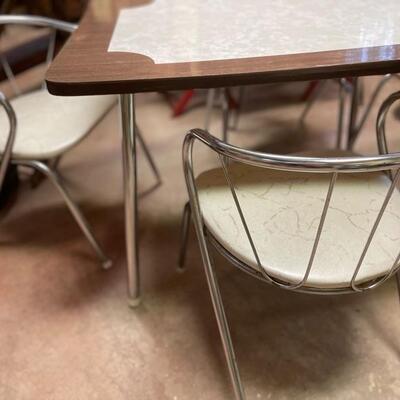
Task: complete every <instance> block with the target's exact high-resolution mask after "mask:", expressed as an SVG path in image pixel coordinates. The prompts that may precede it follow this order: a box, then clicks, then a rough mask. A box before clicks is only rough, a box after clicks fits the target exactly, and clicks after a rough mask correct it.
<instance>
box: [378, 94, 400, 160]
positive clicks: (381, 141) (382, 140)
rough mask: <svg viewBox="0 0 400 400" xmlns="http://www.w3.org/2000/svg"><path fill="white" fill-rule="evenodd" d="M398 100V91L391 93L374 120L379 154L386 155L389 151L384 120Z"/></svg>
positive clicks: (399, 98)
mask: <svg viewBox="0 0 400 400" xmlns="http://www.w3.org/2000/svg"><path fill="white" fill-rule="evenodd" d="M397 100H400V91H398V92H394V93H392V94H391V95H390V96H389V97H388V98H387V99H386V100H385V101H384V102H383V103H382V105H381V107H380V108H379V111H378V117H377V119H376V136H377V141H378V149H379V153H380V154H388V153H389V149H388V146H387V141H386V118H387V115H388V112H389V110H390V108H391V107H392V105H393V104H394V103H395V102H396V101H397Z"/></svg>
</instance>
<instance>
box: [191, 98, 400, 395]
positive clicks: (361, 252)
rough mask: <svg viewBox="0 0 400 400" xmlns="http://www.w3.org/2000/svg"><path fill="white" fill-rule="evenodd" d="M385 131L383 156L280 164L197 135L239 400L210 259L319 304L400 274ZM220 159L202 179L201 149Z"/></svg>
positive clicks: (197, 189)
mask: <svg viewBox="0 0 400 400" xmlns="http://www.w3.org/2000/svg"><path fill="white" fill-rule="evenodd" d="M399 98H400V92H398V93H396V94H394V95H392V96H391V97H390V98H389V99H388V100H387V101H386V102H385V103H384V105H383V106H382V108H381V110H380V112H379V117H378V123H377V128H378V129H377V132H378V142H379V147H380V151H381V153H383V154H382V155H378V156H373V157H362V156H358V155H350V154H349V153H348V152H347V153H342V154H338V153H333V154H332V155H331V157H328V155H326V154H324V155H323V156H322V155H320V154H315V155H313V154H305V155H273V154H266V153H260V152H255V151H250V150H244V149H241V148H237V147H235V146H232V145H229V144H227V143H224V142H222V141H220V140H218V139H216V138H215V137H213V136H211V135H210V134H209V133H207V132H206V131H203V130H199V129H195V130H192V131H190V132H189V133H188V134H187V136H186V139H185V142H184V148H183V161H184V171H185V178H186V183H187V188H188V192H189V198H190V207H191V209H192V211H193V220H194V224H195V228H196V233H197V237H198V241H199V245H200V250H201V256H202V260H203V264H204V268H205V272H206V277H207V281H208V286H209V290H210V294H211V298H212V302H213V307H214V311H215V314H216V318H217V322H218V327H219V331H220V334H221V339H222V343H223V347H224V351H225V356H226V360H227V364H228V367H229V372H230V376H231V380H232V383H233V388H234V392H235V396H236V399H238V400H243V399H244V398H245V395H244V390H243V386H242V382H241V378H240V375H239V369H238V365H237V361H236V358H235V354H234V349H233V344H232V340H231V336H230V331H229V326H228V322H227V318H226V315H225V310H224V306H223V302H222V298H221V294H220V290H219V286H218V281H217V277H216V273H215V269H214V265H213V262H212V258H211V254H210V245H213V246H214V247H215V248H216V249H217V250H218V251H219V252H220V253H221V254H222V255H223V256H224V257H225V258H226V259H227V260H229V261H230V262H231V263H232V264H233V265H235V266H237V267H238V268H239V269H241V270H243V271H245V272H247V273H248V274H250V275H251V276H253V277H255V278H257V279H260V280H261V281H263V282H266V283H269V284H271V285H273V286H277V287H279V288H282V289H286V290H291V291H298V292H305V293H313V294H344V293H354V292H363V291H366V290H370V289H372V288H376V287H378V286H380V285H381V284H382V283H383V282H385V281H386V280H388V279H389V278H390V277H391V276H393V275H394V274H395V273H396V272H397V271H398V269H399V267H400V263H399V261H400V233H399V232H400V222H399V221H400V192H399V190H398V189H397V186H398V182H399V178H400V153H395V154H385V153H387V145H386V139H385V118H386V115H387V112H388V110H389V107H390V106H391V104H392V103H393V102H394V101H395V100H397V99H399ZM196 142H201V143H202V144H204V145H206V146H207V147H208V148H209V149H210V150H212V151H213V152H215V154H216V156H217V157H218V159H219V162H220V167H219V168H216V169H212V170H209V171H206V172H204V173H202V174H201V175H199V176H198V177H197V178H196V177H195V173H194V169H193V158H192V155H193V147H194V144H195V143H196Z"/></svg>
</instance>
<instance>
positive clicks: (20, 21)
mask: <svg viewBox="0 0 400 400" xmlns="http://www.w3.org/2000/svg"><path fill="white" fill-rule="evenodd" d="M6 24H7V25H8V24H12V25H31V26H42V27H44V28H52V29H55V30H58V31H62V32H68V33H71V32H73V31H74V30H75V29H76V28H77V27H78V25H76V24H72V23H70V22H64V21H60V20H58V19H53V18H46V17H39V16H34V15H0V25H6Z"/></svg>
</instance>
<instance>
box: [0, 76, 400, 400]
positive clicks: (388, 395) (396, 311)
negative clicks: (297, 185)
mask: <svg viewBox="0 0 400 400" xmlns="http://www.w3.org/2000/svg"><path fill="white" fill-rule="evenodd" d="M366 82H367V92H369V91H370V89H371V84H372V83H373V82H376V78H368V79H366ZM396 84H397V85H399V84H398V83H396V82H393V84H390V85H389V86H388V87H387V88H386V89H385V91H384V93H383V94H382V96H381V97H380V100H382V99H383V97H385V95H387V94H388V93H390V92H391V91H394V90H395V89H396V88H398V87H396ZM303 89H304V84H288V85H277V86H270V87H268V86H267V87H259V88H253V89H251V90H249V95H248V99H247V101H246V107H245V110H244V112H243V115H242V119H241V121H240V127H239V130H238V131H235V132H232V133H231V136H230V138H231V141H232V142H233V143H236V144H238V145H242V146H247V147H251V148H259V149H263V150H266V151H271V152H281V153H287V152H291V151H296V150H302V149H309V148H322V147H327V146H331V145H332V144H333V143H334V137H335V125H336V120H335V118H336V109H337V107H336V101H335V93H336V88H335V86H334V85H333V84H331V85H329V86H328V87H327V88H326V91H325V93H324V96H323V99H322V100H321V101H319V102H318V104H317V105H316V107H315V108H314V109H313V111H312V112H311V113H310V115H309V118H308V119H307V124H306V129H305V130H300V129H299V128H298V126H297V121H298V117H299V114H300V112H301V110H302V107H303V105H302V104H301V103H298V102H297V101H296V99H298V98H299V96H300V94H301V93H302V91H303ZM137 114H138V120H139V124H140V126H141V127H142V130H143V132H144V136H145V137H146V139H147V141H148V143H149V145H150V147H151V151H152V152H153V154H154V156H155V158H156V160H157V164H158V165H159V167H160V169H161V173H162V177H163V185H162V186H161V187H160V188H159V189H157V190H155V191H153V192H151V193H150V194H147V195H145V196H142V197H141V201H140V223H141V225H140V250H141V254H140V259H141V262H142V265H141V268H142V269H141V270H142V277H143V293H144V298H143V303H142V305H140V306H139V307H138V308H137V309H134V310H132V309H129V308H128V307H127V302H126V271H125V258H124V231H123V204H122V185H121V159H120V142H121V140H120V134H119V130H118V129H119V128H118V113H117V110H116V109H114V110H113V111H112V112H111V113H110V114H109V115H108V116H107V117H106V119H105V120H104V121H103V122H102V123H101V124H100V125H99V126H98V127H97V128H96V129H95V131H94V132H93V134H92V135H91V136H90V137H89V138H87V140H85V141H84V142H82V143H81V144H80V145H79V146H78V147H77V148H76V149H74V150H73V151H71V152H70V153H69V154H67V155H66V156H65V158H64V159H63V160H62V163H61V166H60V169H61V171H62V173H63V175H64V177H65V179H66V181H67V183H68V185H69V188H70V189H71V192H72V194H73V195H74V197H75V198H77V199H78V200H79V203H80V205H81V206H82V208H83V210H84V212H85V213H86V215H87V217H88V219H89V220H90V222H91V223H92V224H93V226H94V230H95V232H96V234H97V236H98V238H99V240H100V241H101V243H102V244H103V245H104V247H105V248H106V250H107V252H108V253H109V254H110V256H111V257H112V258H113V260H114V267H113V268H112V269H111V270H109V271H102V270H100V268H99V265H98V264H97V263H96V260H95V259H94V258H93V255H92V253H91V250H90V248H89V246H88V245H87V243H86V242H85V240H84V239H83V236H82V235H81V234H80V232H79V230H78V228H77V226H76V225H75V223H74V222H73V220H72V219H71V217H70V215H69V214H68V211H67V210H66V209H65V207H64V205H63V203H62V201H61V199H60V198H59V197H58V195H57V193H56V192H55V191H54V190H53V188H52V187H51V186H50V183H49V182H47V181H45V182H43V183H42V184H41V186H40V187H39V188H37V189H36V190H32V189H31V188H30V187H29V184H28V183H27V182H25V183H23V184H22V186H21V189H20V193H19V198H18V201H17V203H16V205H15V206H14V208H13V209H12V210H11V212H10V213H9V214H8V215H7V216H5V217H4V218H3V219H2V220H1V229H0V268H1V271H0V293H1V302H0V399H7V400H14V399H15V400H17V399H18V400H19V399H54V400H61V399H63V400H64V399H74V400H78V399H82V400H88V399H113V400H122V399H124V400H125V399H130V400H131V399H132V400H133V399H142V400H146V399H160V400H161V399H170V400H185V399H196V400H219V399H232V398H233V395H232V391H231V387H230V382H229V378H228V375H227V371H226V366H225V361H224V357H223V353H222V348H221V343H220V339H219V335H218V330H217V326H216V322H215V318H214V315H213V311H212V307H211V302H210V299H209V294H208V289H207V285H206V282H205V277H204V273H203V270H202V265H201V261H200V256H199V250H198V247H197V244H196V240H195V237H194V234H193V232H192V236H191V240H190V246H189V255H188V260H187V264H188V270H187V272H186V273H185V274H178V273H177V272H176V270H175V268H176V259H177V253H178V247H179V222H180V213H181V209H182V206H183V205H184V203H185V201H186V198H187V195H186V189H185V184H184V180H183V173H182V167H181V144H182V140H183V137H184V134H185V131H186V130H187V129H188V128H192V127H198V126H202V125H203V117H204V108H203V107H201V106H198V107H197V106H196V105H195V106H194V107H193V109H192V110H191V111H190V112H188V113H187V114H185V115H184V116H182V117H181V118H178V119H174V120H172V119H171V118H170V109H169V108H168V106H167V104H166V103H165V101H164V99H163V98H162V96H160V95H158V94H146V95H139V96H138V112H137ZM373 114H374V115H373V117H372V118H371V119H370V120H369V121H368V126H367V127H366V128H365V129H364V131H363V133H362V137H361V139H360V140H359V142H358V143H357V146H356V150H358V151H359V152H361V153H365V154H373V153H376V144H375V136H374V118H375V114H376V110H375V112H374V113H373ZM391 126H393V125H392V124H389V127H388V128H389V130H391V129H390V127H391ZM211 131H212V132H213V133H215V134H216V135H220V124H219V118H218V113H217V112H215V114H214V119H213V124H212V128H211ZM391 131H392V130H391ZM396 134H397V132H396V130H395V131H394V132H392V133H391V138H392V142H393V148H392V150H394V149H395V148H396V147H397V149H399V148H400V146H396V144H397V145H400V137H396ZM197 160H198V161H197V165H198V168H199V170H201V169H202V168H204V167H207V166H209V165H213V164H214V163H215V162H216V160H215V157H214V156H212V155H210V154H208V153H206V152H204V151H200V153H199V155H198V157H197ZM138 162H139V168H140V172H139V180H140V190H141V192H143V193H144V192H146V191H147V189H149V188H151V186H152V184H153V177H152V175H151V173H150V171H149V169H148V165H147V164H146V160H145V159H144V157H143V155H142V154H140V155H139V159H138ZM215 257H216V262H217V268H218V276H219V278H220V283H221V290H222V295H223V298H224V300H225V305H226V309H227V314H228V319H229V322H230V324H231V328H232V333H233V340H234V344H235V347H236V351H237V357H238V360H239V366H240V368H241V372H242V376H243V380H244V384H245V388H246V391H247V394H248V398H249V399H274V400H275V399H279V400H286V399H291V400H292V399H296V400H297V399H299V400H303V399H311V400H313V399H318V400H328V399H342V400H346V399H363V400H365V399H374V400H375V399H385V400H389V399H399V398H400V374H399V369H400V363H399V357H400V339H399V337H400V336H399V334H400V308H399V304H398V303H399V302H398V297H397V292H396V285H395V283H394V282H393V281H391V282H389V283H387V284H386V285H384V286H383V287H382V288H380V289H377V290H376V291H372V292H371V293H368V294H365V295H351V296H341V297H318V296H310V295H301V294H295V293H289V292H285V291H282V290H278V289H275V288H272V287H270V286H266V285H264V284H262V283H260V282H258V281H256V280H254V279H252V278H250V277H248V276H247V275H245V274H243V273H242V272H240V271H238V270H236V269H234V268H233V267H232V266H230V265H229V264H228V263H227V262H225V261H224V260H223V259H222V258H221V257H219V256H218V255H216V256H215Z"/></svg>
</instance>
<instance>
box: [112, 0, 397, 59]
mask: <svg viewBox="0 0 400 400" xmlns="http://www.w3.org/2000/svg"><path fill="white" fill-rule="evenodd" d="M399 21H400V6H399V0H385V2H384V3H381V4H379V2H376V0H352V1H348V0H249V1H243V0H202V1H199V0H185V1H182V0H154V1H153V2H152V3H150V4H148V5H145V6H140V7H133V8H128V9H123V10H121V12H120V15H119V18H118V20H117V24H116V26H115V29H114V33H113V36H112V38H111V42H110V45H109V49H108V50H109V51H119V52H132V53H139V54H143V55H146V56H148V57H150V58H152V59H153V61H154V62H155V63H157V64H163V63H177V62H191V61H209V60H224V59H237V58H247V57H260V56H274V55H285V54H299V53H310V52H319V51H329V50H345V49H354V48H368V47H373V46H386V45H393V44H399V43H400V24H399V23H398V22H399ZM366 51H368V50H367V49H366ZM382 51H391V49H390V47H389V48H386V49H383V50H382Z"/></svg>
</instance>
